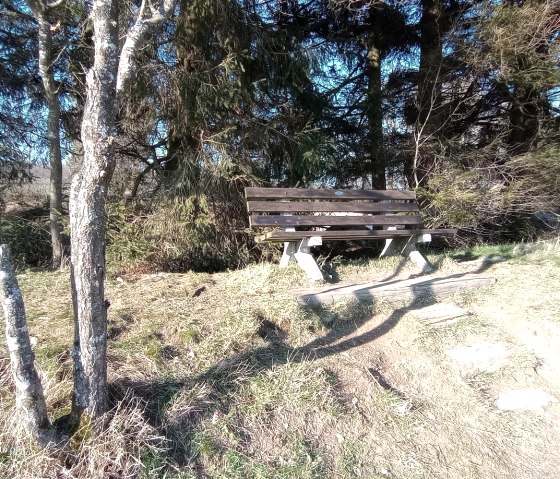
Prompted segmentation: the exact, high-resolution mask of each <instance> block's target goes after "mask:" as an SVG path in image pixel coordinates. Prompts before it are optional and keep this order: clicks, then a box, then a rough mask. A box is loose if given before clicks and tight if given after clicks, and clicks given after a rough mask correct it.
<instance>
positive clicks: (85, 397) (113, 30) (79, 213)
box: [70, 0, 175, 421]
mask: <svg viewBox="0 0 560 479" xmlns="http://www.w3.org/2000/svg"><path fill="white" fill-rule="evenodd" d="M117 5H118V2H117V1H116V0H94V2H93V7H92V13H91V18H92V22H93V31H94V62H93V67H92V68H91V69H90V71H89V72H88V74H87V95H86V104H85V107H84V114H83V119H82V135H81V136H82V144H83V152H84V158H83V163H82V167H81V170H80V171H79V173H78V174H77V175H76V176H75V177H74V178H73V180H72V188H71V192H70V231H71V236H70V239H71V246H72V248H71V278H72V300H73V304H74V323H75V328H74V331H75V333H74V347H73V351H72V355H73V358H74V398H73V407H72V418H71V420H74V421H79V420H80V418H81V417H82V416H83V415H84V414H85V415H86V416H87V417H88V418H89V419H90V420H93V421H95V420H97V419H99V418H100V417H101V416H102V415H103V414H104V413H105V412H106V411H107V307H106V304H105V202H106V198H107V189H108V187H109V183H110V181H111V178H112V175H113V171H114V169H115V154H114V149H113V142H114V135H115V117H116V112H117V102H118V94H119V93H120V92H121V91H122V89H123V88H124V87H125V86H126V83H127V81H128V80H129V79H130V75H131V74H132V72H133V68H132V63H133V62H134V58H135V55H136V53H137V51H138V49H139V48H140V47H141V46H142V45H143V42H145V41H146V39H147V37H148V34H149V33H150V32H153V31H154V30H155V28H156V27H158V26H160V25H161V24H162V23H163V22H164V21H165V20H166V18H167V15H170V14H171V12H173V10H174V6H175V1H174V0H160V1H159V2H150V3H147V2H146V1H145V0H143V1H142V4H141V6H140V7H139V9H138V11H137V12H136V15H137V18H136V21H135V22H134V24H133V27H132V28H131V30H130V31H129V32H128V35H127V38H126V39H125V42H124V47H123V50H122V51H121V52H119V48H118V45H119V43H118V40H119V37H118V24H117V19H118V11H117Z"/></svg>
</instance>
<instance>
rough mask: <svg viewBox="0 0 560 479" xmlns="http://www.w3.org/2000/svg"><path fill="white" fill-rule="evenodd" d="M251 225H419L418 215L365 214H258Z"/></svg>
mask: <svg viewBox="0 0 560 479" xmlns="http://www.w3.org/2000/svg"><path fill="white" fill-rule="evenodd" d="M250 221H251V226H257V227H263V226H282V227H287V226H292V227H293V226H357V225H364V226H365V225H387V226H390V225H420V224H422V218H421V217H420V216H418V215H402V216H397V215H394V216H387V215H373V216H371V215H369V216H368V215H366V216H311V215H296V216H281V215H274V216H272V215H270V216H259V215H253V216H251V217H250Z"/></svg>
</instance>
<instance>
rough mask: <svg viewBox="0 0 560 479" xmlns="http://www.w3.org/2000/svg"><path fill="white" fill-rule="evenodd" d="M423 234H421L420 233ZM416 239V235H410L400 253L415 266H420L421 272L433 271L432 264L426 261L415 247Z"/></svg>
mask: <svg viewBox="0 0 560 479" xmlns="http://www.w3.org/2000/svg"><path fill="white" fill-rule="evenodd" d="M421 236H423V235H421ZM417 242H419V241H418V237H417V236H413V237H411V238H410V239H409V240H408V242H407V244H406V246H405V247H404V248H403V249H402V251H401V254H402V255H403V256H407V257H408V259H409V260H410V261H412V262H413V263H414V264H415V265H416V266H418V267H420V269H421V270H422V273H431V272H432V271H433V268H432V265H431V264H430V263H428V261H427V260H426V258H424V256H423V255H422V253H420V251H418V250H417V249H416V243H417Z"/></svg>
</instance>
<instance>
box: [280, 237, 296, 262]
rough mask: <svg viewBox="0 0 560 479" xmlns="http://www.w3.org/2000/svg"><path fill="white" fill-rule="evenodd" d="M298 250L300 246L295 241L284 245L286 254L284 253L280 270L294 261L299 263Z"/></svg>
mask: <svg viewBox="0 0 560 479" xmlns="http://www.w3.org/2000/svg"><path fill="white" fill-rule="evenodd" d="M297 250H298V244H297V242H295V241H290V242H286V243H284V253H282V258H280V268H285V267H286V266H288V264H289V263H291V262H292V261H297V260H296V258H295V256H294V255H295V254H296V253H297Z"/></svg>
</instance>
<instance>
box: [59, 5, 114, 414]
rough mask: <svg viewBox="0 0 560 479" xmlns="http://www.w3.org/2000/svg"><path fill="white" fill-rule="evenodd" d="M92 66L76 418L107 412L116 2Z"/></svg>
mask: <svg viewBox="0 0 560 479" xmlns="http://www.w3.org/2000/svg"><path fill="white" fill-rule="evenodd" d="M92 19H93V28H94V49H95V58H94V64H93V67H92V68H91V70H90V71H89V72H88V75H87V99H86V104H85V108H84V116H83V120H82V144H83V149H84V160H83V164H82V168H81V170H80V172H79V173H78V174H77V175H76V176H75V177H74V179H73V180H72V191H71V195H70V229H71V244H72V250H71V263H72V267H71V269H72V294H73V300H74V307H75V309H74V319H75V337H74V348H73V358H74V401H73V415H74V416H75V418H77V417H79V416H81V415H82V414H83V413H85V414H87V415H88V416H89V418H91V419H97V418H99V417H100V416H101V415H102V414H103V413H105V412H106V410H107V364H106V356H107V308H106V306H105V201H106V195H107V188H108V186H109V182H110V181H111V177H112V174H113V170H114V168H115V156H114V151H113V135H114V131H113V130H114V126H115V115H116V105H115V99H116V82H117V67H118V59H119V56H118V29H117V22H116V19H117V8H116V2H114V1H111V0H97V1H95V2H94V4H93V10H92Z"/></svg>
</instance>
